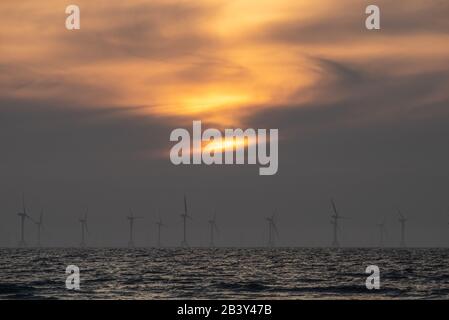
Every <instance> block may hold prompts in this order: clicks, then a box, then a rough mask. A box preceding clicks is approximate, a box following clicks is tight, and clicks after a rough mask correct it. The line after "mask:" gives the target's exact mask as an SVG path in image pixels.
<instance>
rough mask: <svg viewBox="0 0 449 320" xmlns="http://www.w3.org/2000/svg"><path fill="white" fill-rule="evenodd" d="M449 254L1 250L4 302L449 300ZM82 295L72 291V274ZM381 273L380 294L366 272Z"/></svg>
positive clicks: (366, 250)
mask: <svg viewBox="0 0 449 320" xmlns="http://www.w3.org/2000/svg"><path fill="white" fill-rule="evenodd" d="M448 258H449V249H436V248H435V249H434V248H419V249H414V248H406V249H393V248H391V249H388V248H386V249H374V248H339V249H335V248H135V249H128V248H84V249H80V248H36V249H31V248H30V249H9V248H8V249H7V248H3V249H0V299H81V300H83V299H101V300H103V299H364V300H365V299H369V300H372V299H448V298H449V264H448V262H449V259H448ZM69 265H74V266H77V267H78V268H79V279H80V288H79V290H69V289H67V288H66V279H67V277H68V276H69V274H66V268H67V267H68V266H69ZM370 265H374V266H377V267H378V268H379V284H380V288H379V289H371V290H370V289H368V288H367V286H366V280H367V277H368V276H369V275H370V274H368V273H366V268H367V267H368V266H370Z"/></svg>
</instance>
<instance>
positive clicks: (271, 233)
mask: <svg viewBox="0 0 449 320" xmlns="http://www.w3.org/2000/svg"><path fill="white" fill-rule="evenodd" d="M275 215H276V211H275V212H274V213H273V214H272V215H271V217H268V218H265V220H267V222H268V247H270V248H272V247H274V239H275V236H276V237H278V238H279V232H278V229H277V227H276V222H275V221H274V218H275Z"/></svg>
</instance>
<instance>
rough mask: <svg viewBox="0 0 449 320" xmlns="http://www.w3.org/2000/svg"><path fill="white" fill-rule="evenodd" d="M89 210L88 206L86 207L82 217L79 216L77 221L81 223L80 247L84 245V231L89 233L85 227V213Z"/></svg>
mask: <svg viewBox="0 0 449 320" xmlns="http://www.w3.org/2000/svg"><path fill="white" fill-rule="evenodd" d="M88 212H89V208H86V212H85V213H84V217H81V218H79V220H78V221H79V223H80V224H81V243H80V247H81V248H84V247H86V241H85V233H87V234H89V230H88V229H87V213H88Z"/></svg>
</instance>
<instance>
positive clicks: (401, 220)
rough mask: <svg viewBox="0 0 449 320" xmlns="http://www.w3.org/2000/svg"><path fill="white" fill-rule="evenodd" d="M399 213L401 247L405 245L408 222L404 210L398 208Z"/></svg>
mask: <svg viewBox="0 0 449 320" xmlns="http://www.w3.org/2000/svg"><path fill="white" fill-rule="evenodd" d="M398 214H399V223H400V224H401V243H400V246H401V247H403V248H404V247H405V246H406V245H405V223H406V222H407V219H406V218H405V216H404V215H403V214H402V212H401V211H400V210H399V209H398Z"/></svg>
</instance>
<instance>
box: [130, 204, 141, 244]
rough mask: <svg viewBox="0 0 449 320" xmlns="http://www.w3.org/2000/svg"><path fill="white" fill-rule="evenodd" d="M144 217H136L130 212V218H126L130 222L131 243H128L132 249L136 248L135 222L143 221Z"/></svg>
mask: <svg viewBox="0 0 449 320" xmlns="http://www.w3.org/2000/svg"><path fill="white" fill-rule="evenodd" d="M142 218H143V217H135V216H134V213H133V212H132V210H131V209H130V210H129V216H127V217H126V219H128V221H129V242H128V247H130V248H134V237H133V234H134V220H136V219H142Z"/></svg>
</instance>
